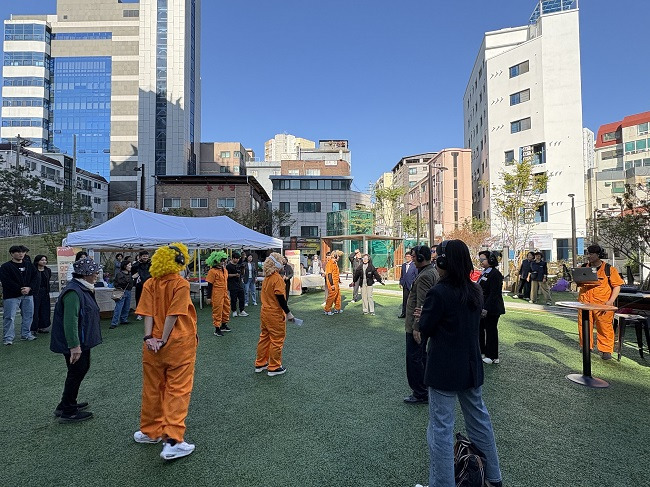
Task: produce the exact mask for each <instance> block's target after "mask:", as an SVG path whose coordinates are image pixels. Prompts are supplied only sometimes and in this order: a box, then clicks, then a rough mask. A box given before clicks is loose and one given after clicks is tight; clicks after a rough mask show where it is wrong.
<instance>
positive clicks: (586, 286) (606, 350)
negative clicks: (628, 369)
mask: <svg viewBox="0 0 650 487" xmlns="http://www.w3.org/2000/svg"><path fill="white" fill-rule="evenodd" d="M587 254H588V255H587V259H588V261H587V264H586V266H587V267H596V268H598V273H597V274H598V282H597V283H590V282H585V283H582V284H578V286H580V294H579V295H578V301H580V302H581V303H592V304H606V305H608V306H614V302H615V301H616V298H617V297H618V293H619V292H620V291H621V286H622V285H623V284H624V281H623V279H622V278H621V276H620V274H619V273H618V271H617V270H616V268H614V267H613V266H610V265H609V264H606V263H605V262H603V261H602V260H601V259H603V258H605V251H604V250H603V249H602V247H600V246H599V245H590V246H589V247H587ZM605 266H609V271H610V272H609V274H610V275H609V277H607V273H606V271H605ZM594 322H595V323H596V333H597V343H598V351H599V352H600V353H601V354H602V357H603V360H610V359H611V358H612V352H614V312H613V311H589V348H593V347H594V332H593V330H594ZM578 333H579V336H580V346H581V347H582V323H581V319H580V312H579V313H578Z"/></svg>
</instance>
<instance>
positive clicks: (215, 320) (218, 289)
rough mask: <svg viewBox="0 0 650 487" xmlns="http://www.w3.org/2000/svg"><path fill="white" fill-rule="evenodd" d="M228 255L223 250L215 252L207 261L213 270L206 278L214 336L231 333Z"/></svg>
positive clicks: (207, 300) (207, 301)
mask: <svg viewBox="0 0 650 487" xmlns="http://www.w3.org/2000/svg"><path fill="white" fill-rule="evenodd" d="M226 260H228V254H226V253H225V252H224V251H222V250H215V251H214V252H212V253H211V254H210V256H209V257H208V258H207V259H205V263H206V264H208V265H209V266H210V267H211V269H210V270H209V271H208V275H207V277H206V278H205V280H206V281H208V296H210V297H209V298H208V299H206V301H205V302H206V303H207V304H212V324H213V325H214V335H215V336H218V337H222V336H223V332H224V331H230V327H229V326H228V320H229V319H230V298H229V297H228V271H227V270H226V266H225V262H226Z"/></svg>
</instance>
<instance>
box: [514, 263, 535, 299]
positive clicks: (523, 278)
mask: <svg viewBox="0 0 650 487" xmlns="http://www.w3.org/2000/svg"><path fill="white" fill-rule="evenodd" d="M533 260H535V253H534V252H528V254H526V258H525V259H524V260H523V261H522V262H521V265H520V266H519V286H518V287H517V292H516V293H515V294H514V295H513V296H512V297H513V298H515V299H517V298H522V299H530V282H529V281H528V274H530V264H531V263H532V262H533Z"/></svg>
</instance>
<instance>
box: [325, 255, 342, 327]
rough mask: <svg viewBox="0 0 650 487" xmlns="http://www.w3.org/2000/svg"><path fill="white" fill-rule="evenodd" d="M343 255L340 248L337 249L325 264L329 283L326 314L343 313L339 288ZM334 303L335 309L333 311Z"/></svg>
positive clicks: (326, 277) (326, 278) (327, 282)
mask: <svg viewBox="0 0 650 487" xmlns="http://www.w3.org/2000/svg"><path fill="white" fill-rule="evenodd" d="M341 255H343V252H341V251H340V250H335V251H334V252H332V255H331V256H330V260H329V261H327V265H326V266H325V282H326V284H327V290H328V293H327V301H325V314H326V315H328V316H331V315H333V314H337V313H342V312H343V310H342V309H341V289H340V288H339V277H340V276H339V258H340V257H341ZM332 305H334V311H332Z"/></svg>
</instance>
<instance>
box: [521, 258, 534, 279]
mask: <svg viewBox="0 0 650 487" xmlns="http://www.w3.org/2000/svg"><path fill="white" fill-rule="evenodd" d="M530 263H531V261H530V260H528V259H524V261H523V262H522V263H521V265H520V266H519V276H521V278H522V279H526V278H527V277H528V273H529V272H530Z"/></svg>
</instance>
